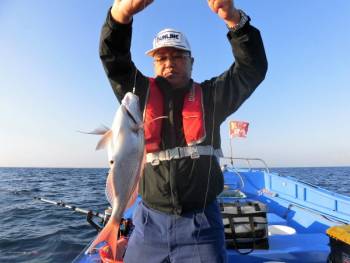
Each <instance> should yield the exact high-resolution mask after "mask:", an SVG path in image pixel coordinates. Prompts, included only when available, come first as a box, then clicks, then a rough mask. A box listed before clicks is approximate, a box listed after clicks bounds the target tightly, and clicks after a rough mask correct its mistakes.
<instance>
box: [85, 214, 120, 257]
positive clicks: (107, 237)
mask: <svg viewBox="0 0 350 263" xmlns="http://www.w3.org/2000/svg"><path fill="white" fill-rule="evenodd" d="M118 232H119V223H116V222H115V221H113V220H112V218H111V219H110V220H109V221H108V223H107V225H106V226H105V227H104V228H103V229H102V231H101V232H100V233H99V234H98V235H97V237H96V239H95V240H94V241H93V242H92V244H91V245H90V247H89V248H88V249H87V253H93V250H94V248H95V247H96V246H97V245H98V244H100V243H101V242H106V243H107V244H108V246H109V247H110V248H111V250H112V257H113V260H115V259H116V258H117V257H119V256H120V255H117V250H118V248H117V244H118V242H117V239H118Z"/></svg>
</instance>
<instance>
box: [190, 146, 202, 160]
mask: <svg viewBox="0 0 350 263" xmlns="http://www.w3.org/2000/svg"><path fill="white" fill-rule="evenodd" d="M193 149H194V150H193V151H192V152H191V155H190V156H191V159H198V158H199V157H200V155H199V152H198V149H197V147H193Z"/></svg>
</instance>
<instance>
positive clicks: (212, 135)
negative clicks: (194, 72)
mask: <svg viewBox="0 0 350 263" xmlns="http://www.w3.org/2000/svg"><path fill="white" fill-rule="evenodd" d="M213 102H214V105H213V107H214V108H213V122H212V131H211V149H210V151H211V152H210V155H209V156H210V161H209V169H208V179H207V189H206V192H205V197H204V203H203V208H202V212H201V213H200V214H201V215H202V216H201V217H200V222H199V230H198V233H197V237H196V250H197V253H198V256H199V258H200V253H199V247H198V239H199V235H200V232H201V229H202V223H203V220H202V219H203V216H205V213H204V211H205V208H206V204H207V198H208V192H209V183H210V174H211V169H212V161H213V154H214V146H213V145H214V131H215V111H216V87H215V88H214V96H213ZM194 253H195V252H194V251H193V254H194Z"/></svg>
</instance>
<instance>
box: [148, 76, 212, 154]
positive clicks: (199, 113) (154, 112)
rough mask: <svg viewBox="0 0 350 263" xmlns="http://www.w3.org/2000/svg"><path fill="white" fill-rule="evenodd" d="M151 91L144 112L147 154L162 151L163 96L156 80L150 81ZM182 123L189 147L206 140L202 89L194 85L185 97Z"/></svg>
mask: <svg viewBox="0 0 350 263" xmlns="http://www.w3.org/2000/svg"><path fill="white" fill-rule="evenodd" d="M149 83H150V85H149V91H148V97H147V101H146V107H145V112H144V131H145V147H146V152H147V153H151V152H158V151H160V150H161V149H160V143H161V131H162V123H163V120H164V118H161V117H163V115H164V107H163V106H164V101H163V94H162V92H161V91H160V89H159V87H158V86H157V84H156V81H155V79H154V78H150V79H149ZM182 122H183V130H184V135H185V140H186V143H187V145H188V146H192V145H196V144H199V143H201V142H203V141H204V139H205V136H206V134H205V122H204V108H203V95H202V88H201V86H200V85H199V84H198V83H194V84H193V86H192V88H191V89H190V90H189V92H188V93H187V94H186V95H185V97H184V104H183V108H182Z"/></svg>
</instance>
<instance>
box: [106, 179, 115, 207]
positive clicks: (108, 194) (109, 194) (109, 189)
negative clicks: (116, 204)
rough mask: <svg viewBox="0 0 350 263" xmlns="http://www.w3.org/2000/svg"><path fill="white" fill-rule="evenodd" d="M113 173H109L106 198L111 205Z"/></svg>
mask: <svg viewBox="0 0 350 263" xmlns="http://www.w3.org/2000/svg"><path fill="white" fill-rule="evenodd" d="M111 180H112V175H111V173H108V176H107V180H106V190H105V194H106V198H107V201H108V202H109V203H110V205H111V206H112V207H113V189H112V183H113V182H112V181H111Z"/></svg>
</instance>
